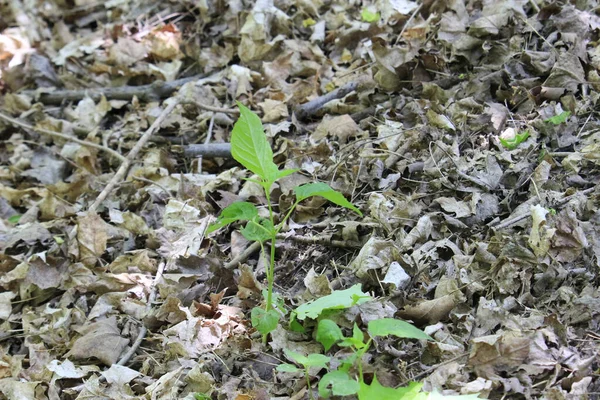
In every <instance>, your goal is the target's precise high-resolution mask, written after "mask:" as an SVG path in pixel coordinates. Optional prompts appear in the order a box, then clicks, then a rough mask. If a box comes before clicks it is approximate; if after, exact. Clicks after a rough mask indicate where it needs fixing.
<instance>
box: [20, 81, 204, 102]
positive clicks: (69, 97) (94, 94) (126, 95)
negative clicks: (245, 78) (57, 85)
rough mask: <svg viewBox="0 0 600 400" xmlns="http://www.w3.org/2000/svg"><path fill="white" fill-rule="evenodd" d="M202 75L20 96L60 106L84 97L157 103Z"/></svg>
mask: <svg viewBox="0 0 600 400" xmlns="http://www.w3.org/2000/svg"><path fill="white" fill-rule="evenodd" d="M202 77H203V76H202V75H195V76H190V77H188V78H181V79H177V80H174V81H172V82H164V81H156V82H154V83H151V84H149V85H142V86H121V87H115V88H111V87H108V88H90V89H79V90H55V91H54V92H51V93H38V92H37V91H35V90H26V91H23V92H22V94H25V95H28V96H31V97H34V98H36V99H37V100H38V101H40V102H42V103H44V104H55V105H56V104H61V103H63V102H64V101H78V100H81V99H84V98H86V97H90V98H92V99H93V100H94V101H98V100H100V99H101V98H102V96H104V97H105V98H107V99H113V100H131V99H132V98H133V97H134V96H135V97H137V98H138V99H140V100H141V101H145V102H149V101H158V100H160V99H162V98H166V97H169V96H170V95H171V94H173V92H175V91H176V90H177V89H178V88H179V87H180V86H182V85H184V84H185V83H188V82H193V81H196V80H198V79H201V78H202Z"/></svg>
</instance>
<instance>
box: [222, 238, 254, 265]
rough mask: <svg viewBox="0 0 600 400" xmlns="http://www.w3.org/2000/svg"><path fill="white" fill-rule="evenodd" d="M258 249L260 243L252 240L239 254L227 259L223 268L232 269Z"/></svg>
mask: <svg viewBox="0 0 600 400" xmlns="http://www.w3.org/2000/svg"><path fill="white" fill-rule="evenodd" d="M259 249H260V243H258V242H254V243H252V244H251V245H250V246H248V248H247V249H246V250H244V251H243V252H242V253H241V254H239V255H238V256H237V257H235V258H234V259H233V260H231V261H229V262H228V263H227V264H225V265H224V266H223V268H225V269H234V268H236V267H237V266H238V265H240V264H241V263H243V262H244V261H246V260H247V259H248V258H249V257H250V256H251V255H252V254H254V253H256V252H257V251H258V250H259Z"/></svg>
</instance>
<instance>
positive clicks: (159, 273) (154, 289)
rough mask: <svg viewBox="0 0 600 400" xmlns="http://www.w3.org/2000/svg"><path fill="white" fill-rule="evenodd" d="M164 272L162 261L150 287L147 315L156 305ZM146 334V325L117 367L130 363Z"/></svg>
mask: <svg viewBox="0 0 600 400" xmlns="http://www.w3.org/2000/svg"><path fill="white" fill-rule="evenodd" d="M164 271H165V262H164V261H162V262H161V263H160V264H158V269H157V270H156V275H154V280H153V281H152V286H151V287H150V295H149V296H148V302H147V303H146V315H148V314H149V313H150V311H151V310H152V303H154V301H155V300H156V296H157V293H158V290H157V283H158V281H159V280H160V278H162V275H163V272H164ZM146 333H148V328H146V325H144V324H142V327H141V328H140V331H139V332H138V335H137V337H136V338H135V341H134V342H133V344H132V345H131V347H130V348H129V350H128V351H127V353H125V354H123V355H122V356H121V359H119V361H118V362H117V365H125V364H127V363H128V362H129V360H130V359H131V357H133V355H134V354H135V352H136V351H137V349H138V348H139V347H140V345H141V344H142V341H143V340H144V338H145V337H146Z"/></svg>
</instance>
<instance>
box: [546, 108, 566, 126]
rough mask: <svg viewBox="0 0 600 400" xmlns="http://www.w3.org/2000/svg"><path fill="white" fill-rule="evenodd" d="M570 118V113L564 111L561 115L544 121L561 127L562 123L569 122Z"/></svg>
mask: <svg viewBox="0 0 600 400" xmlns="http://www.w3.org/2000/svg"><path fill="white" fill-rule="evenodd" d="M570 116H571V112H570V111H563V112H561V113H560V114H557V115H555V116H554V117H550V118H548V119H546V120H544V122H549V123H551V124H552V125H560V124H562V123H565V122H567V118H569V117H570Z"/></svg>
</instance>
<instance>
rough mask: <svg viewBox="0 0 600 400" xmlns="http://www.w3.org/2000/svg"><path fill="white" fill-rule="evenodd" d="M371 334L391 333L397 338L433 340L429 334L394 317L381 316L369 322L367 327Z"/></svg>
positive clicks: (382, 334)
mask: <svg viewBox="0 0 600 400" xmlns="http://www.w3.org/2000/svg"><path fill="white" fill-rule="evenodd" d="M367 329H368V330H369V333H370V334H371V336H387V335H393V336H396V337H399V338H411V339H425V340H433V339H432V337H431V336H429V335H428V334H426V333H425V332H423V331H422V330H420V329H419V328H416V327H415V326H413V325H411V324H409V323H408V322H406V321H401V320H399V319H394V318H381V319H376V320H373V321H371V322H369V327H368V328H367Z"/></svg>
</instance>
